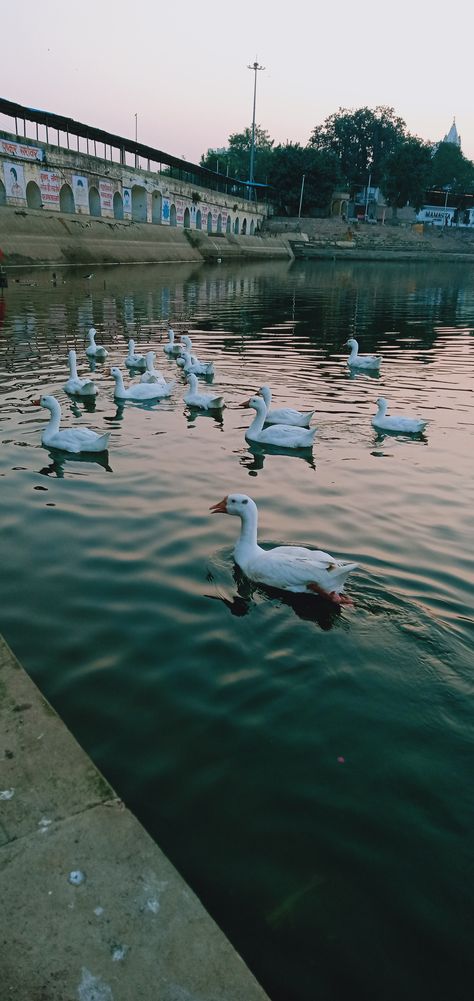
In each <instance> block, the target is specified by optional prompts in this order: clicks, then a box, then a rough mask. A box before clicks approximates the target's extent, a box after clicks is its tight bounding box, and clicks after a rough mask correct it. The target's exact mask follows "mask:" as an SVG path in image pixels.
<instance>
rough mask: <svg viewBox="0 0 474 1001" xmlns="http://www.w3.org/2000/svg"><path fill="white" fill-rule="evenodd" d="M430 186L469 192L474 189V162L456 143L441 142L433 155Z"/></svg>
mask: <svg viewBox="0 0 474 1001" xmlns="http://www.w3.org/2000/svg"><path fill="white" fill-rule="evenodd" d="M431 166H432V169H431V180H430V187H432V188H445V189H447V188H448V187H449V188H450V190H451V191H455V192H461V193H465V194H469V193H470V192H473V191H474V163H472V160H468V159H467V157H465V156H464V154H463V153H462V152H461V150H460V149H459V146H455V145H454V143H440V144H439V146H438V147H437V149H436V152H435V153H434V155H433V159H432V165H431Z"/></svg>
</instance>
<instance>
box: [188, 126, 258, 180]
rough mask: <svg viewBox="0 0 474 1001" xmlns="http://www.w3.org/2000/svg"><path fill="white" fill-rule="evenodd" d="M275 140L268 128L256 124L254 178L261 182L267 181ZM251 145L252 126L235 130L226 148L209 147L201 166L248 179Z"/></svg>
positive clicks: (202, 158)
mask: <svg viewBox="0 0 474 1001" xmlns="http://www.w3.org/2000/svg"><path fill="white" fill-rule="evenodd" d="M273 142H274V140H273V139H270V136H269V134H268V132H267V131H266V129H262V128H261V126H260V125H256V126H255V161H254V180H255V181H258V182H259V183H260V184H265V183H266V179H267V175H268V170H269V164H270V160H271V155H272V148H273ZM251 146H252V129H251V128H250V129H244V131H243V132H233V133H232V134H231V135H230V136H229V138H228V140H227V147H226V148H225V149H208V151H207V153H206V154H205V155H203V156H202V157H201V160H200V163H201V166H202V167H208V168H209V170H219V171H220V172H221V173H222V174H226V173H227V172H228V173H229V175H230V177H237V178H239V180H241V181H247V180H248V176H249V168H250V149H251Z"/></svg>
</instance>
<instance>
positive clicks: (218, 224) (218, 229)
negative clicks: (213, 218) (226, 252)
mask: <svg viewBox="0 0 474 1001" xmlns="http://www.w3.org/2000/svg"><path fill="white" fill-rule="evenodd" d="M216 231H217V233H222V216H221V214H220V212H219V215H218V216H217V227H216Z"/></svg>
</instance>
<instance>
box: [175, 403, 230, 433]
mask: <svg viewBox="0 0 474 1001" xmlns="http://www.w3.org/2000/svg"><path fill="white" fill-rule="evenodd" d="M184 416H185V417H186V420H187V423H188V427H194V426H195V423H196V418H198V417H205V418H207V420H209V419H210V420H211V421H214V423H215V424H218V425H219V428H220V430H221V431H223V430H224V417H223V413H222V410H200V409H199V408H198V407H190V406H189V404H188V405H187V407H186V409H185V411H184Z"/></svg>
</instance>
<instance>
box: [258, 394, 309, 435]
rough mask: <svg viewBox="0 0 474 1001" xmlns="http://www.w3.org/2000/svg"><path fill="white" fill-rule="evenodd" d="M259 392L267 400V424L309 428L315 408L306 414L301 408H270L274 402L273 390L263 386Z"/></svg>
mask: <svg viewBox="0 0 474 1001" xmlns="http://www.w3.org/2000/svg"><path fill="white" fill-rule="evenodd" d="M258 393H259V396H262V397H263V399H264V400H265V406H266V408H267V413H266V415H265V424H289V425H291V426H292V427H298V428H309V423H310V420H311V418H312V416H313V414H314V413H315V411H314V410H311V411H309V412H308V413H306V414H304V413H301V411H300V410H292V408H291V407H280V409H278V410H270V404H271V402H272V391H271V389H270V386H261V387H260V389H259V391H258Z"/></svg>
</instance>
